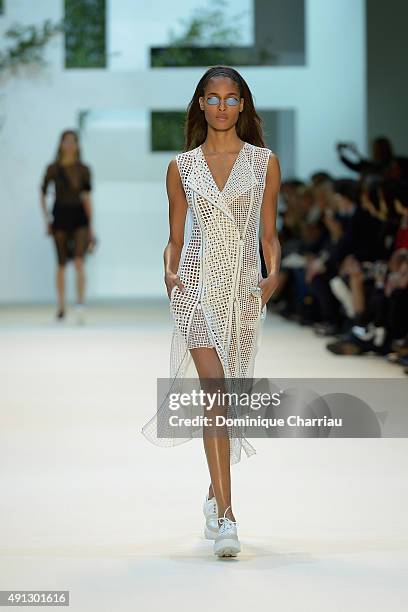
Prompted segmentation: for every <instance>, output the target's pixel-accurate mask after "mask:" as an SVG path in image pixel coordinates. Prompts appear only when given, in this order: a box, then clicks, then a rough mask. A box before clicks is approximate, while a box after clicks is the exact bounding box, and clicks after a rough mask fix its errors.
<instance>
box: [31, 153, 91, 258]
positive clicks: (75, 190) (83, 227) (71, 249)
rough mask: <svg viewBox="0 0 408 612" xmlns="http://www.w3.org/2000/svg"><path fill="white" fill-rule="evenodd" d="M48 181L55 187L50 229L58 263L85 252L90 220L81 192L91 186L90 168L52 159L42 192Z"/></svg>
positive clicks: (45, 189)
mask: <svg viewBox="0 0 408 612" xmlns="http://www.w3.org/2000/svg"><path fill="white" fill-rule="evenodd" d="M51 182H53V183H54V189H55V200H54V206H53V209H52V215H53V222H52V230H53V236H54V242H55V247H56V254H57V259H58V263H59V264H60V265H65V264H66V262H67V261H68V260H70V259H73V258H74V257H84V256H85V254H86V250H87V246H88V241H89V219H88V216H87V213H86V210H85V208H84V205H83V201H82V199H81V194H82V193H83V192H90V191H91V189H92V186H91V171H90V169H89V167H88V166H86V165H85V164H83V163H82V162H79V161H78V162H75V163H73V164H70V165H67V166H63V165H61V164H58V163H56V162H55V163H52V164H49V166H47V169H46V171H45V174H44V177H43V181H42V184H41V190H42V192H43V194H44V195H46V193H47V189H48V185H49V183H51Z"/></svg>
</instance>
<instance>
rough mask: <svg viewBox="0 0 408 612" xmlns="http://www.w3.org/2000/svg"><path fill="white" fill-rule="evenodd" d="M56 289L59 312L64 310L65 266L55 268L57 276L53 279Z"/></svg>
mask: <svg viewBox="0 0 408 612" xmlns="http://www.w3.org/2000/svg"><path fill="white" fill-rule="evenodd" d="M55 284H56V288H57V299H58V308H59V310H64V305H65V265H58V266H57V274H56V279H55Z"/></svg>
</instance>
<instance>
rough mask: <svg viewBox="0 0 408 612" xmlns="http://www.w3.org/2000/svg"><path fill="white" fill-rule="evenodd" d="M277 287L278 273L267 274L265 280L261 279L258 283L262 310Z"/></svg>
mask: <svg viewBox="0 0 408 612" xmlns="http://www.w3.org/2000/svg"><path fill="white" fill-rule="evenodd" d="M278 285H279V274H278V273H276V274H273V273H272V274H269V275H268V276H267V277H266V278H263V279H262V280H261V281H259V283H258V287H261V289H262V296H261V302H262V308H263V307H264V306H265V304H266V303H267V302H268V301H269V299H270V297H271V296H272V294H273V293H274V292H275V290H276V288H277V286H278Z"/></svg>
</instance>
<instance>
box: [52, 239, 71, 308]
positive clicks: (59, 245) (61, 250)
mask: <svg viewBox="0 0 408 612" xmlns="http://www.w3.org/2000/svg"><path fill="white" fill-rule="evenodd" d="M53 235H54V243H55V248H56V251H57V258H58V265H57V272H56V279H55V284H56V289H57V299H58V308H59V310H60V311H63V310H64V307H65V264H66V261H67V240H68V236H67V232H65V231H64V230H55V231H54V234H53Z"/></svg>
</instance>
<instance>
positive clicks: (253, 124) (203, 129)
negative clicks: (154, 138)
mask: <svg viewBox="0 0 408 612" xmlns="http://www.w3.org/2000/svg"><path fill="white" fill-rule="evenodd" d="M218 76H224V77H229V78H230V79H232V80H233V81H235V83H237V85H238V88H239V95H240V97H241V98H244V108H243V109H242V112H241V113H240V114H239V119H238V121H237V123H236V124H235V128H236V132H237V135H238V137H239V138H240V139H241V140H243V141H244V142H249V143H250V144H253V145H256V146H257V147H265V146H266V145H265V142H264V139H263V134H262V119H261V117H260V116H259V115H258V113H257V112H256V110H255V106H254V101H253V99H252V94H251V90H250V89H249V87H248V85H247V83H246V82H245V80H244V79H243V78H242V76H241V75H240V74H239V72H238V71H237V70H235V69H234V68H231V67H230V66H222V65H217V66H211V68H209V69H208V70H207V72H206V73H205V74H203V76H202V77H201V79H200V80H199V82H198V84H197V87H196V89H195V92H194V95H193V97H192V98H191V101H190V103H189V105H188V107H187V117H186V121H185V124H184V137H185V143H184V151H190V150H191V149H194V148H195V147H198V146H199V145H200V144H202V143H203V142H204V141H205V139H206V137H207V121H206V118H205V116H204V112H203V111H202V110H201V109H200V105H199V102H198V99H199V97H200V96H204V91H205V88H206V86H207V84H208V82H209V80H210V79H212V78H213V77H218Z"/></svg>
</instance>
